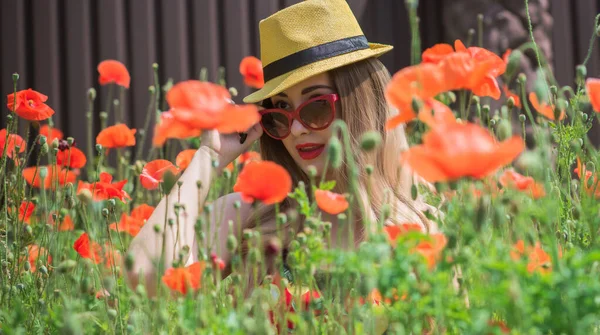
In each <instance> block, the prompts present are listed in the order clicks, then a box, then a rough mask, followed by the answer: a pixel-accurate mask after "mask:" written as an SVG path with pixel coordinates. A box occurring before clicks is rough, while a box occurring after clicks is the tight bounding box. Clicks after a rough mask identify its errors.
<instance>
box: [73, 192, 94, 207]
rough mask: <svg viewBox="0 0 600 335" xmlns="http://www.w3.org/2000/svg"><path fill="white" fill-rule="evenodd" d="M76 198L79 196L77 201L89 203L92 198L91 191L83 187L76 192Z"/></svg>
mask: <svg viewBox="0 0 600 335" xmlns="http://www.w3.org/2000/svg"><path fill="white" fill-rule="evenodd" d="M77 198H79V201H81V202H82V203H84V204H89V203H90V202H91V201H92V198H93V196H92V191H90V190H88V189H87V188H83V189H81V190H80V191H79V192H78V193H77Z"/></svg>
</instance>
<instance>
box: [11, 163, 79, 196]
mask: <svg viewBox="0 0 600 335" xmlns="http://www.w3.org/2000/svg"><path fill="white" fill-rule="evenodd" d="M40 168H41V166H40V167H36V166H31V167H28V168H25V169H23V177H24V178H25V180H26V181H27V184H29V185H31V186H33V187H37V188H40V187H42V184H43V185H44V188H45V189H52V190H53V189H54V187H55V185H56V183H57V182H58V185H61V186H62V185H64V184H66V183H74V182H75V180H76V179H77V176H76V175H75V173H73V172H71V171H69V170H66V169H61V167H60V166H59V165H47V166H46V170H47V175H46V178H44V181H43V183H42V180H41V178H40Z"/></svg>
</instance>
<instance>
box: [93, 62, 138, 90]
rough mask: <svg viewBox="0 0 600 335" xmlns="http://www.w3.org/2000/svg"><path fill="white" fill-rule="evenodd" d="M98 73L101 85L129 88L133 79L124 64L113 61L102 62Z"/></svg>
mask: <svg viewBox="0 0 600 335" xmlns="http://www.w3.org/2000/svg"><path fill="white" fill-rule="evenodd" d="M98 72H99V73H100V77H98V82H99V83H100V85H106V84H110V83H115V84H117V85H119V86H123V87H125V88H129V84H130V82H131V77H130V76H129V71H127V68H126V67H125V65H123V63H121V62H119V61H116V60H112V59H109V60H105V61H102V62H100V64H98Z"/></svg>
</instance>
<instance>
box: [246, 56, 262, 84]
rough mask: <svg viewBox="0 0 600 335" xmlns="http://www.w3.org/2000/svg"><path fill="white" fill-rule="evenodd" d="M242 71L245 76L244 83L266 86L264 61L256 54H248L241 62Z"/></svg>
mask: <svg viewBox="0 0 600 335" xmlns="http://www.w3.org/2000/svg"><path fill="white" fill-rule="evenodd" d="M240 73H241V74H242V76H244V84H246V85H248V86H250V87H253V88H258V89H260V88H262V87H263V86H265V76H264V74H263V68H262V62H261V61H260V59H258V58H256V57H254V56H247V57H244V59H242V61H241V62H240Z"/></svg>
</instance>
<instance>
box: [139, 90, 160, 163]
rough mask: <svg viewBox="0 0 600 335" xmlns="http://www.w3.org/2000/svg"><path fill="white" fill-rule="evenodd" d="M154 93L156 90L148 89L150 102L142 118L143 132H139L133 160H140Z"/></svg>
mask: <svg viewBox="0 0 600 335" xmlns="http://www.w3.org/2000/svg"><path fill="white" fill-rule="evenodd" d="M155 94H156V90H150V102H149V103H148V108H147V109H146V119H145V120H144V132H143V133H141V134H140V143H139V144H138V146H137V150H136V153H135V161H138V160H140V158H141V156H142V150H143V148H144V143H145V142H146V135H147V134H148V127H149V126H150V120H151V119H152V109H153V108H152V107H153V102H154V101H155V100H154V99H155ZM156 122H159V120H156ZM135 161H134V162H135Z"/></svg>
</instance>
